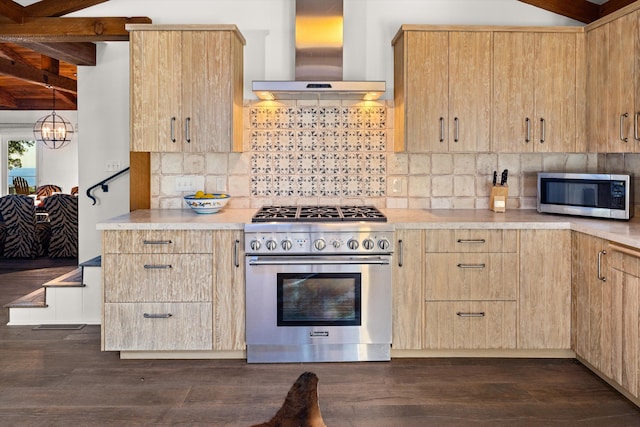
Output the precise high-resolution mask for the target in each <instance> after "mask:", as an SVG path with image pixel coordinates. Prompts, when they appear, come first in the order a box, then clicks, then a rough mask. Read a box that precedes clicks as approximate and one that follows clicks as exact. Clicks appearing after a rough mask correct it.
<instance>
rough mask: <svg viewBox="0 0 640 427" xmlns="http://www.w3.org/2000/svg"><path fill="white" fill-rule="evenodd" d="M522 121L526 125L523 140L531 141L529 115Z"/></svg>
mask: <svg viewBox="0 0 640 427" xmlns="http://www.w3.org/2000/svg"><path fill="white" fill-rule="evenodd" d="M524 123H525V124H526V125H527V133H526V135H525V137H524V142H526V143H529V142H531V120H530V119H529V117H525V119H524Z"/></svg>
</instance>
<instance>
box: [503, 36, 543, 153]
mask: <svg viewBox="0 0 640 427" xmlns="http://www.w3.org/2000/svg"><path fill="white" fill-rule="evenodd" d="M534 37H535V34H533V33H524V32H504V33H502V32H498V33H495V34H494V35H493V143H492V148H493V151H499V152H509V151H532V150H533V148H532V147H531V146H532V145H533V123H532V122H533V120H534V98H533V81H534V80H533V67H532V64H533V62H534V58H535V54H534V51H535V49H534V46H535V44H534Z"/></svg>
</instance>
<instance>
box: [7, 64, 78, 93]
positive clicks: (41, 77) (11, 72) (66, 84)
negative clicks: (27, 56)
mask: <svg viewBox="0 0 640 427" xmlns="http://www.w3.org/2000/svg"><path fill="white" fill-rule="evenodd" d="M0 74H3V75H6V76H11V77H14V78H16V79H20V80H24V81H27V82H29V83H33V84H37V85H40V86H45V87H53V88H54V89H56V90H59V91H63V92H71V93H73V94H74V95H77V93H78V84H77V82H76V81H75V80H73V79H69V78H66V77H62V76H59V75H57V74H53V73H49V72H47V71H44V70H40V69H38V68H35V67H31V66H28V65H24V64H19V63H16V62H14V61H10V60H8V59H5V58H0Z"/></svg>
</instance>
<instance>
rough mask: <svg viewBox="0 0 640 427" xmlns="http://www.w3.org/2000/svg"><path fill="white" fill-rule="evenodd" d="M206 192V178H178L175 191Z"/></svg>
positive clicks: (193, 176) (190, 176) (186, 176)
mask: <svg viewBox="0 0 640 427" xmlns="http://www.w3.org/2000/svg"><path fill="white" fill-rule="evenodd" d="M198 190H203V191H204V177H203V176H195V175H183V176H176V182H175V191H178V192H185V191H198Z"/></svg>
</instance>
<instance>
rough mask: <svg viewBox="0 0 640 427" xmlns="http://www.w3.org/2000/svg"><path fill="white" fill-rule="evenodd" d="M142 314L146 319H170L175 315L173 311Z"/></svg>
mask: <svg viewBox="0 0 640 427" xmlns="http://www.w3.org/2000/svg"><path fill="white" fill-rule="evenodd" d="M142 316H143V317H144V318H145V319H168V318H170V317H173V314H171V313H157V314H156V313H143V314H142Z"/></svg>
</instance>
